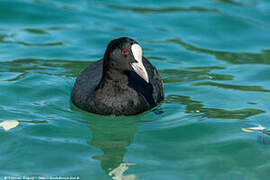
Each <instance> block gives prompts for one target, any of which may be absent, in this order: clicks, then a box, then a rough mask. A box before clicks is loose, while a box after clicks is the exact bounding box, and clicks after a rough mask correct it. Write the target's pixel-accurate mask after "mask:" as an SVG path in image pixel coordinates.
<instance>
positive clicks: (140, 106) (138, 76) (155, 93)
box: [71, 37, 164, 116]
mask: <svg viewBox="0 0 270 180" xmlns="http://www.w3.org/2000/svg"><path fill="white" fill-rule="evenodd" d="M163 98H164V92H163V83H162V81H161V79H160V76H159V73H158V71H157V69H156V68H155V67H154V66H153V65H152V64H151V63H150V62H149V61H148V60H147V59H146V58H145V57H143V56H142V48H141V46H140V45H139V44H138V42H136V41H135V40H133V39H130V38H127V37H122V38H119V39H115V40H112V41H111V42H110V43H109V44H108V46H107V49H106V51H105V54H104V57H103V59H101V60H99V61H97V62H94V63H92V64H90V65H89V66H88V67H87V68H86V69H85V70H84V71H82V72H81V73H80V75H79V76H78V77H77V79H76V82H75V85H74V87H73V90H72V93H71V100H72V102H73V103H74V104H75V105H76V106H77V107H79V108H80V109H83V110H85V111H88V112H92V113H96V114H102V115H117V116H119V115H135V114H139V113H142V112H144V111H147V110H149V109H151V108H153V107H155V106H157V105H158V104H159V103H160V102H161V101H162V100H163Z"/></svg>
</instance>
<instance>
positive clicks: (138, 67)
mask: <svg viewBox="0 0 270 180" xmlns="http://www.w3.org/2000/svg"><path fill="white" fill-rule="evenodd" d="M131 51H132V53H133V56H134V58H135V60H136V61H137V62H134V63H131V66H132V68H133V69H134V71H135V72H136V73H137V74H138V75H139V76H140V77H141V78H143V79H144V80H145V81H146V82H147V83H149V77H148V73H147V71H146V69H145V67H144V65H143V62H142V48H141V46H140V45H139V44H133V45H132V46H131Z"/></svg>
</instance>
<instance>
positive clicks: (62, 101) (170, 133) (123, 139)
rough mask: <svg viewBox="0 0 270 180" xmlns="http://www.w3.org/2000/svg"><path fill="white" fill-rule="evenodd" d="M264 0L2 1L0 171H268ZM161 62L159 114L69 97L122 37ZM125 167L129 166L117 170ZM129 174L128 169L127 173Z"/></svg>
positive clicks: (194, 176) (257, 177)
mask: <svg viewBox="0 0 270 180" xmlns="http://www.w3.org/2000/svg"><path fill="white" fill-rule="evenodd" d="M269 19H270V2H269V1H267V0H246V1H244V0H197V1H189V0H183V1H181V2H179V1H174V0H173V1H157V0H155V1H154V0H149V1H142V0H138V1H136V2H135V1H134V2H133V1H124V0H106V1H105V0H104V1H94V0H80V1H72V2H71V1H66V0H65V1H60V0H55V1H45V0H1V1H0V72H1V73H0V114H1V115H0V120H1V121H5V120H18V121H19V122H20V124H19V126H18V127H16V128H14V129H11V130H9V131H4V130H3V129H1V130H0V141H1V143H2V146H1V149H0V153H1V155H2V156H1V158H0V176H1V178H4V176H29V177H38V176H44V177H45V176H79V177H80V178H81V179H83V180H84V179H86V180H89V179H94V180H95V179H97V180H103V179H104V180H105V179H112V178H114V179H121V178H122V179H123V178H126V179H143V180H152V179H160V180H164V179H166V180H178V179H191V180H199V179H200V180H201V179H205V180H209V179H220V180H222V179H224V180H227V179H237V180H239V179H244V180H246V179H247V180H249V179H250V180H262V179H268V178H269V170H270V163H269V162H268V161H267V159H268V157H269V156H270V149H269V142H270V139H269V133H268V132H267V131H263V132H262V131H256V132H251V133H247V132H243V131H241V128H243V127H252V126H258V125H261V126H263V127H265V128H266V129H268V128H269V127H270V123H269V122H270V112H269V102H270V83H269V77H270V43H269V42H270V36H269V33H270V21H269ZM121 36H129V37H131V38H134V39H136V40H137V41H138V42H139V43H140V44H141V46H142V47H143V50H144V56H145V57H147V58H148V59H149V60H150V61H151V63H152V64H154V65H155V66H156V67H157V68H158V69H159V72H160V75H161V77H162V79H163V81H164V86H165V96H166V98H165V100H164V101H163V102H162V104H161V105H160V106H159V107H158V110H159V111H162V112H163V113H161V114H156V113H154V112H153V111H148V112H145V113H143V114H140V115H137V116H131V117H104V116H99V115H94V114H91V113H87V112H83V111H81V110H79V109H77V108H76V107H74V106H73V105H72V104H71V102H70V93H71V90H72V87H73V83H74V81H75V78H76V76H77V75H78V74H79V73H80V71H81V70H83V69H84V68H85V67H87V66H88V65H89V64H90V63H91V62H94V61H95V60H98V59H100V58H101V57H102V56H103V53H104V50H105V48H106V45H107V43H108V42H109V41H110V40H112V39H114V38H117V37H121ZM123 173H124V175H122V174H123ZM123 176H125V177H123Z"/></svg>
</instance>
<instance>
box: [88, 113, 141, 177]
mask: <svg viewBox="0 0 270 180" xmlns="http://www.w3.org/2000/svg"><path fill="white" fill-rule="evenodd" d="M138 120H139V117H137V116H136V117H104V116H99V117H97V118H95V119H91V120H88V122H87V123H88V124H90V126H89V127H90V130H91V132H92V139H91V141H88V142H87V143H88V144H89V145H92V146H95V147H97V148H99V149H101V150H102V151H103V153H104V154H103V155H95V156H92V158H93V159H96V160H99V161H100V166H101V168H102V169H103V170H104V171H105V173H106V174H108V175H110V176H112V178H113V179H117V180H121V179H129V180H133V179H138V178H137V177H136V176H135V175H123V173H124V171H126V170H127V169H128V166H130V165H135V164H134V163H124V162H123V159H124V156H125V154H126V152H127V147H128V146H129V145H130V143H131V142H132V140H133V137H134V134H135V132H136V129H137V125H136V123H137V122H138Z"/></svg>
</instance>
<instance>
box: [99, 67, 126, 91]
mask: <svg viewBox="0 0 270 180" xmlns="http://www.w3.org/2000/svg"><path fill="white" fill-rule="evenodd" d="M128 78H129V72H124V71H119V70H117V69H103V76H102V79H101V81H100V83H99V85H98V88H104V87H110V86H111V87H118V88H121V87H125V86H127V85H128Z"/></svg>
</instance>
